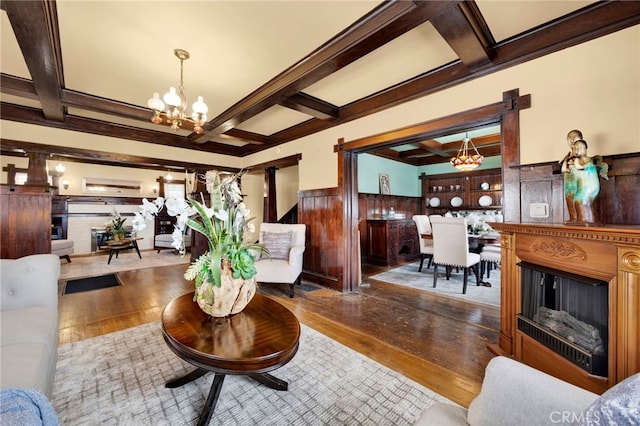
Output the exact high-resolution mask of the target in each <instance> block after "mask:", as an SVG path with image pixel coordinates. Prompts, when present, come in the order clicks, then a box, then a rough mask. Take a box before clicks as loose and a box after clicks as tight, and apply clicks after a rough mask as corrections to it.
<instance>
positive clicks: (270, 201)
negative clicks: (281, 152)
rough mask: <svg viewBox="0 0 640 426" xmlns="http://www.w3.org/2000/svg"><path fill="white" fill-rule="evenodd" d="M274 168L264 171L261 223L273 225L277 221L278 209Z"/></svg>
mask: <svg viewBox="0 0 640 426" xmlns="http://www.w3.org/2000/svg"><path fill="white" fill-rule="evenodd" d="M277 170H278V169H277V168H276V167H269V168H267V169H265V170H264V188H265V192H264V205H263V216H262V221H263V222H267V223H275V222H277V221H278V208H277V199H276V171H277Z"/></svg>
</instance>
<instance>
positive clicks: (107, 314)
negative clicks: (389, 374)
mask: <svg viewBox="0 0 640 426" xmlns="http://www.w3.org/2000/svg"><path fill="white" fill-rule="evenodd" d="M382 269H384V268H382ZM184 270H185V265H175V266H164V267H157V268H147V269H138V270H133V271H126V272H119V273H118V274H117V275H118V277H119V279H120V281H121V283H122V286H119V287H111V288H106V289H102V290H95V291H89V292H84V293H75V294H70V295H64V296H61V297H60V299H59V308H60V343H61V344H65V343H69V342H73V341H78V340H83V339H87V338H90V337H94V336H99V335H101V334H106V333H111V332H114V331H118V330H122V329H125V328H129V327H134V326H136V325H140V324H144V323H148V322H152V321H157V320H159V319H160V314H161V312H162V309H163V308H164V306H165V305H166V304H167V303H168V302H169V301H171V300H172V299H174V298H175V297H177V296H180V295H182V294H185V293H187V292H190V291H192V289H193V283H192V282H188V281H186V280H185V279H184V278H183V276H182V274H183V273H184ZM380 270H381V268H378V267H370V266H364V267H363V276H364V277H365V280H364V281H365V284H363V285H362V286H361V288H360V289H359V290H358V291H355V292H352V293H346V294H343V293H339V292H336V291H333V290H329V289H325V288H321V289H318V290H315V291H305V290H302V289H299V288H296V296H295V297H294V298H293V299H290V298H289V297H288V295H287V291H288V286H285V285H271V284H265V285H261V286H260V287H259V291H260V292H261V293H262V294H264V295H267V296H269V297H272V298H274V299H276V300H278V301H279V302H280V303H282V304H283V305H285V306H286V307H287V308H289V309H290V310H291V311H292V312H294V313H295V314H296V316H297V317H298V319H299V320H300V322H302V323H304V324H305V325H307V326H309V327H311V328H314V329H316V330H318V331H319V332H321V333H323V334H325V335H327V336H329V337H331V338H333V339H334V340H337V341H339V342H341V343H342V344H344V345H346V346H349V347H351V348H352V349H354V350H356V351H358V352H360V353H362V354H364V355H366V356H368V357H369V358H372V359H374V360H376V361H378V362H380V363H381V364H384V365H386V366H387V367H389V368H391V369H393V370H396V371H398V372H400V373H402V374H404V375H405V376H407V377H409V378H411V379H413V380H414V381H416V382H418V383H421V384H423V385H424V386H426V387H428V388H430V389H432V390H434V391H435V392H438V393H440V394H441V395H443V396H445V397H447V398H449V399H451V400H452V401H454V402H456V403H458V404H460V405H463V406H465V407H466V406H468V404H469V402H470V401H471V400H472V399H473V397H474V396H475V395H476V394H477V393H478V392H479V391H480V384H481V382H482V378H483V375H484V368H485V366H486V364H487V363H488V362H489V360H490V359H491V358H492V356H493V355H492V354H491V352H489V350H488V349H487V344H489V343H497V341H498V330H499V321H500V311H499V308H496V307H492V306H487V305H480V304H473V303H468V302H465V301H460V300H454V299H451V298H445V297H442V296H437V295H433V294H431V293H427V292H424V291H420V290H414V289H410V288H406V287H401V286H396V285H392V284H386V283H383V282H378V281H373V280H370V282H369V281H368V280H367V279H366V277H368V276H370V275H372V274H374V273H378V272H380Z"/></svg>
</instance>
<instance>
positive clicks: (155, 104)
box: [147, 92, 164, 111]
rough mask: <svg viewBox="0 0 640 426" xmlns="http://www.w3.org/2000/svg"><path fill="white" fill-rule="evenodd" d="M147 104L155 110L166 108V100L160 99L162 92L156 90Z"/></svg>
mask: <svg viewBox="0 0 640 426" xmlns="http://www.w3.org/2000/svg"><path fill="white" fill-rule="evenodd" d="M147 105H148V106H149V108H151V109H152V110H154V111H162V110H163V109H164V102H162V99H160V93H158V92H154V94H153V97H152V98H149V100H148V101H147Z"/></svg>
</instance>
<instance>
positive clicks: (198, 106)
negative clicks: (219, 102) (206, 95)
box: [191, 96, 209, 115]
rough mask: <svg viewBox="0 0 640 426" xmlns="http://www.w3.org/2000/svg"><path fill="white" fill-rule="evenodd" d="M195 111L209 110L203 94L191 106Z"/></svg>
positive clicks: (203, 111) (201, 112) (204, 112)
mask: <svg viewBox="0 0 640 426" xmlns="http://www.w3.org/2000/svg"><path fill="white" fill-rule="evenodd" d="M191 108H192V109H193V112H194V113H196V112H197V113H199V114H203V115H204V114H206V113H207V112H208V111H209V107H208V106H207V104H205V103H204V100H203V99H202V96H198V100H197V101H195V102H194V103H193V105H192V106H191Z"/></svg>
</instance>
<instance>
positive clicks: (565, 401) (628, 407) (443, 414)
mask: <svg viewBox="0 0 640 426" xmlns="http://www.w3.org/2000/svg"><path fill="white" fill-rule="evenodd" d="M639 410H640V373H639V374H636V375H634V376H632V377H630V378H628V379H626V380H624V381H623V382H621V383H618V384H617V385H616V386H614V387H613V388H611V389H609V390H608V391H607V392H605V393H604V394H603V395H602V396H599V395H597V394H595V393H591V392H589V391H586V390H584V389H582V388H579V387H577V386H574V385H572V384H569V383H567V382H564V381H562V380H560V379H557V378H555V377H553V376H550V375H548V374H546V373H543V372H541V371H539V370H536V369H534V368H531V367H529V366H527V365H525V364H522V363H520V362H518V361H514V360H512V359H511V358H508V357H504V356H499V357H495V358H493V359H492V360H491V361H490V362H489V364H488V365H487V368H486V370H485V377H484V380H483V382H482V389H481V390H480V394H478V396H477V397H476V398H475V399H474V400H473V401H471V404H470V405H469V409H468V410H467V409H464V408H463V407H460V406H457V405H452V404H447V403H436V404H434V405H432V406H430V407H428V408H427V409H426V410H425V411H424V412H423V413H422V415H421V417H420V418H419V419H418V421H417V422H416V423H415V424H416V425H421V426H425V425H434V426H435V425H437V426H445V425H467V424H469V425H472V426H475V425H491V426H501V425H505V426H507V425H508V426H511V425H528V426H534V425H558V424H571V425H573V424H579V425H582V424H584V425H598V424H603V425H604V424H640V411H639ZM610 421H613V423H611V422H610Z"/></svg>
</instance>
